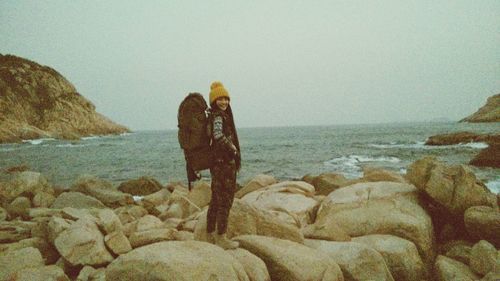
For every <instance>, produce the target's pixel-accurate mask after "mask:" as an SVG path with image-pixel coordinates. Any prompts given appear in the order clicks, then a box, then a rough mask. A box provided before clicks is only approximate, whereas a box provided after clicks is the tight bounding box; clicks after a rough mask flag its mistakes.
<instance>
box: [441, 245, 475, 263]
mask: <svg viewBox="0 0 500 281" xmlns="http://www.w3.org/2000/svg"><path fill="white" fill-rule="evenodd" d="M471 250H472V247H471V246H469V245H467V244H456V245H453V246H452V247H451V248H450V249H449V250H448V251H446V254H445V256H446V257H448V258H450V259H454V260H456V261H459V262H461V263H463V264H465V265H469V264H470V252H471Z"/></svg>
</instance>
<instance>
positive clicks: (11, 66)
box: [0, 54, 129, 143]
mask: <svg viewBox="0 0 500 281" xmlns="http://www.w3.org/2000/svg"><path fill="white" fill-rule="evenodd" d="M125 132H129V130H128V129H127V128H126V127H124V126H121V125H118V124H116V123H114V122H113V121H111V120H110V119H108V118H106V117H105V116H103V115H102V114H100V113H98V112H96V108H95V106H94V105H93V104H92V103H91V102H90V101H89V100H87V99H85V98H84V97H83V96H82V95H81V94H79V93H78V92H77V90H76V89H75V87H74V86H73V85H72V84H71V83H70V82H69V81H68V80H66V78H64V77H63V76H62V75H61V74H59V73H58V72H57V71H55V70H54V69H52V68H50V67H47V66H42V65H40V64H38V63H36V62H33V61H30V60H27V59H23V58H20V57H16V56H12V55H1V54H0V143H14V142H21V141H22V140H29V139H38V138H57V139H71V140H73V139H79V138H81V137H84V136H92V135H108V134H121V133H125Z"/></svg>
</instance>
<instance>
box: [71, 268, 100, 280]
mask: <svg viewBox="0 0 500 281" xmlns="http://www.w3.org/2000/svg"><path fill="white" fill-rule="evenodd" d="M94 272H96V270H95V268H93V267H92V266H88V265H86V266H84V267H83V268H82V270H80V273H79V274H78V277H77V278H76V281H89V280H90V277H91V276H92V274H93V273H94Z"/></svg>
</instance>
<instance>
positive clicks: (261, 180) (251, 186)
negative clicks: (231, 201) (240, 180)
mask: <svg viewBox="0 0 500 281" xmlns="http://www.w3.org/2000/svg"><path fill="white" fill-rule="evenodd" d="M277 182H278V181H277V180H276V179H275V178H274V177H273V176H270V175H264V174H260V175H257V176H255V177H254V178H253V179H251V180H250V181H249V182H248V183H247V184H246V185H245V186H244V187H243V188H241V189H240V190H238V191H237V192H236V194H235V196H234V197H235V198H242V197H243V196H245V195H246V194H247V193H250V192H253V191H256V190H259V189H261V188H263V187H266V186H269V185H271V184H275V183H277Z"/></svg>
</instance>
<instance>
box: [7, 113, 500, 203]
mask: <svg viewBox="0 0 500 281" xmlns="http://www.w3.org/2000/svg"><path fill="white" fill-rule="evenodd" d="M458 131H470V132H475V133H490V134H491V133H499V132H500V125H499V124H498V123H485V124H469V123H452V122H449V123H394V124H365V125H334V126H308V127H278V128H238V134H239V139H240V145H241V154H242V168H241V171H240V173H239V175H238V182H239V183H240V184H244V182H245V181H247V180H249V179H251V178H252V177H253V176H255V175H257V174H262V173H263V174H269V175H272V176H274V177H276V178H277V179H279V180H289V179H300V178H302V177H303V176H304V175H306V174H312V175H318V174H320V173H325V172H333V173H341V174H343V175H344V176H346V177H347V178H356V177H360V176H362V168H363V167H364V166H375V167H381V168H385V169H388V170H392V171H397V172H400V173H403V174H404V173H406V170H407V168H408V166H409V165H410V164H411V163H413V162H414V161H416V160H418V159H420V158H422V157H424V156H426V155H432V156H435V157H437V158H438V159H439V160H441V161H444V162H446V163H448V164H467V163H468V162H469V161H470V160H471V159H472V158H474V156H475V155H477V154H478V153H479V151H480V150H481V149H483V148H485V147H487V144H485V143H468V144H459V145H446V146H426V145H424V143H425V141H426V139H427V138H428V137H430V136H432V135H436V134H443V133H452V132H458ZM22 164H24V165H27V166H28V167H30V169H31V170H34V171H38V172H41V173H42V174H44V175H45V176H46V177H47V178H48V179H49V181H50V182H51V183H53V184H56V185H60V186H63V187H64V186H66V187H68V186H70V185H71V184H72V183H74V182H75V180H76V179H77V178H78V177H79V176H80V175H94V176H97V177H99V178H102V179H106V180H109V181H111V182H113V183H114V184H119V183H120V182H122V181H126V180H130V179H134V178H138V177H141V176H151V177H153V178H155V179H157V180H158V181H160V182H161V183H163V184H166V183H168V182H175V181H184V182H185V181H186V171H185V161H184V155H183V153H182V150H181V149H180V147H179V143H178V140H177V130H162V131H137V132H134V133H128V134H123V135H117V136H103V137H99V136H93V137H86V138H82V139H81V140H80V141H63V140H55V139H38V140H33V141H26V142H23V143H21V144H4V145H0V169H1V170H5V169H7V168H9V167H12V166H18V165H22ZM472 169H473V171H474V173H475V174H476V176H477V177H478V178H479V179H480V180H482V181H484V182H485V183H486V185H487V186H488V187H489V188H490V189H491V190H492V191H494V192H495V193H498V192H499V189H500V169H493V168H476V167H472ZM0 174H2V175H1V176H0V177H6V174H5V173H2V172H0ZM202 175H203V177H205V178H208V177H209V173H208V172H204V173H202Z"/></svg>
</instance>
